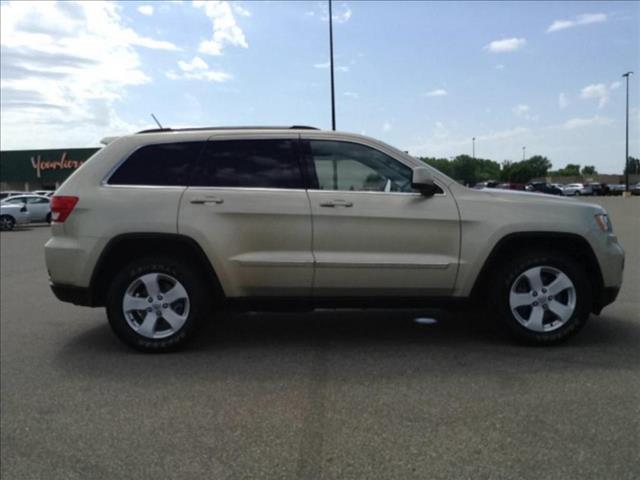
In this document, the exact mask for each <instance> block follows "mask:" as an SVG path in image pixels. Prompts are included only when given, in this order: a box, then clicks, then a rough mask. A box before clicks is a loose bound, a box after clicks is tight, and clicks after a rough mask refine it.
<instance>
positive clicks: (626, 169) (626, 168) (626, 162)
mask: <svg viewBox="0 0 640 480" xmlns="http://www.w3.org/2000/svg"><path fill="white" fill-rule="evenodd" d="M631 75H633V72H627V73H625V74H624V75H622V76H623V77H625V78H626V79H627V121H626V134H625V150H624V172H625V174H624V183H625V187H624V191H625V195H627V196H628V195H629V77H630V76H631Z"/></svg>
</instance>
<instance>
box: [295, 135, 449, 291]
mask: <svg viewBox="0 0 640 480" xmlns="http://www.w3.org/2000/svg"><path fill="white" fill-rule="evenodd" d="M301 147H302V149H303V152H304V158H305V163H306V165H307V168H309V169H310V170H311V177H312V182H311V184H312V185H311V188H310V189H309V200H310V203H311V212H312V216H313V253H314V257H315V261H316V271H315V279H314V295H315V296H318V297H327V296H380V295H384V296H422V295H430V296H439V295H442V296H444V295H450V294H451V291H452V289H453V286H454V281H455V276H456V273H457V267H458V255H459V239H460V227H459V216H458V210H457V207H456V204H455V201H454V200H453V198H452V196H451V195H450V194H449V193H448V191H447V189H446V188H445V187H444V186H440V187H441V191H440V193H437V194H436V195H434V196H432V197H425V196H422V195H420V194H419V193H417V192H414V191H413V190H412V189H411V180H412V173H413V171H412V168H411V167H410V166H408V165H406V164H404V163H403V162H402V161H400V160H399V159H397V158H394V157H392V156H391V155H390V154H387V153H383V152H382V151H380V150H379V149H376V148H373V147H371V146H367V145H364V144H360V143H354V142H348V141H332V140H320V139H318V140H314V139H312V138H311V139H309V140H306V141H303V142H302V145H301Z"/></svg>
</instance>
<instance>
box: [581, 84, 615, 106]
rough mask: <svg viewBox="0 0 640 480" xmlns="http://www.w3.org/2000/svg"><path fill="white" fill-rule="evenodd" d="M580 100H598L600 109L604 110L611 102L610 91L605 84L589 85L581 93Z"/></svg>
mask: <svg viewBox="0 0 640 480" xmlns="http://www.w3.org/2000/svg"><path fill="white" fill-rule="evenodd" d="M580 98H583V99H587V100H589V99H597V100H598V108H602V107H604V106H605V105H606V104H607V103H608V102H609V89H608V88H607V86H606V85H605V84H604V83H594V84H592V85H587V86H586V87H584V88H583V89H582V90H581V91H580Z"/></svg>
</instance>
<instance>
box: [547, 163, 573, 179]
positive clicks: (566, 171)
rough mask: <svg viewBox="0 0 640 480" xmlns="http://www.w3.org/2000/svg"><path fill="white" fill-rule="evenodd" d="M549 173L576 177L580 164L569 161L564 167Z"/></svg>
mask: <svg viewBox="0 0 640 480" xmlns="http://www.w3.org/2000/svg"><path fill="white" fill-rule="evenodd" d="M550 174H551V175H554V176H558V177H577V176H579V175H580V165H578V164H575V163H569V164H568V165H567V166H566V167H564V168H561V169H560V170H557V171H555V172H550Z"/></svg>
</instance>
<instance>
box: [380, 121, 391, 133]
mask: <svg viewBox="0 0 640 480" xmlns="http://www.w3.org/2000/svg"><path fill="white" fill-rule="evenodd" d="M389 130H391V123H390V122H384V123H383V124H382V131H383V132H388V131H389Z"/></svg>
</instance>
